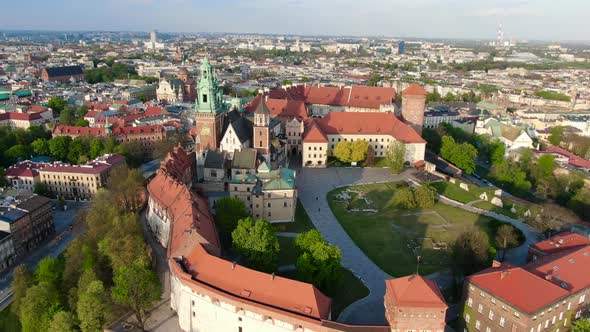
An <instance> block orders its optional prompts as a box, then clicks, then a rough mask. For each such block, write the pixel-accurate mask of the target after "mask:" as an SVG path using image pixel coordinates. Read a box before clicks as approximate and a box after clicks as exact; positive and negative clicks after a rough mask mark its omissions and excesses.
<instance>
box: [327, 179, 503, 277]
mask: <svg viewBox="0 0 590 332" xmlns="http://www.w3.org/2000/svg"><path fill="white" fill-rule="evenodd" d="M402 185H403V184H402V183H399V182H394V183H380V184H369V185H360V186H353V187H348V188H338V189H335V190H333V191H331V192H330V193H328V200H329V203H330V207H331V208H332V211H333V212H334V215H335V216H336V218H337V219H338V221H339V222H340V224H341V225H342V226H343V227H344V229H345V230H346V232H347V233H348V235H349V236H350V237H351V238H352V239H353V241H354V242H355V243H356V244H357V245H358V246H359V247H360V248H361V250H363V252H365V254H367V256H369V258H371V259H372V260H373V262H375V263H376V264H377V265H378V266H379V267H381V268H382V269H383V270H384V271H385V272H387V273H389V274H391V275H392V276H396V277H399V276H404V275H408V274H411V273H414V272H415V270H416V257H417V256H418V255H419V256H421V260H420V261H421V263H420V272H421V273H422V274H429V273H432V272H436V271H438V270H442V269H446V268H448V267H449V249H448V248H449V247H450V246H451V244H452V243H453V242H454V241H455V239H456V238H457V236H458V235H459V234H460V233H461V232H462V231H464V230H466V229H469V228H471V227H477V228H480V229H482V230H483V231H485V232H486V233H487V234H488V236H489V237H490V242H491V243H492V245H493V238H494V235H495V230H496V229H497V227H498V226H499V224H501V223H500V222H499V221H496V220H494V219H491V218H488V217H485V216H480V215H477V214H474V213H470V212H467V211H465V210H462V209H459V208H455V207H451V206H448V205H444V204H442V203H436V204H435V206H434V207H433V208H432V209H425V210H418V209H414V210H406V209H400V208H397V207H396V206H394V205H393V202H392V197H393V193H394V191H395V190H396V189H397V188H399V187H400V186H402ZM347 189H351V190H354V191H359V192H362V193H364V196H365V198H367V199H368V200H369V202H371V203H372V205H373V206H372V207H373V208H375V209H377V210H378V212H377V213H369V212H352V211H350V210H349V209H348V208H351V209H354V208H357V206H356V204H357V202H363V203H362V205H363V208H364V205H365V204H366V200H365V199H362V198H361V197H359V195H358V194H354V193H352V194H351V195H350V197H351V199H350V201H349V202H348V203H347V202H341V201H339V199H338V196H339V194H340V193H342V192H343V191H346V190H347Z"/></svg>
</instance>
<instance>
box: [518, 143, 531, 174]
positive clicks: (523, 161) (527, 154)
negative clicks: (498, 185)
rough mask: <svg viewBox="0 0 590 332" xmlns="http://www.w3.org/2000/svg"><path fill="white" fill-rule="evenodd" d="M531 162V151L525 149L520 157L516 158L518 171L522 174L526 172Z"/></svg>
mask: <svg viewBox="0 0 590 332" xmlns="http://www.w3.org/2000/svg"><path fill="white" fill-rule="evenodd" d="M532 162H533V150H531V149H530V148H525V149H524V150H523V151H522V153H521V154H520V157H519V158H518V164H519V166H520V170H521V171H523V172H528V170H529V168H530V167H531V164H532Z"/></svg>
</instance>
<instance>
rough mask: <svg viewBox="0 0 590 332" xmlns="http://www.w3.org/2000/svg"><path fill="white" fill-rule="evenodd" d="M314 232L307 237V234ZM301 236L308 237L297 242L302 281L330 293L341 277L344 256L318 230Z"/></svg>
mask: <svg viewBox="0 0 590 332" xmlns="http://www.w3.org/2000/svg"><path fill="white" fill-rule="evenodd" d="M310 232H313V234H312V235H310V236H307V235H306V234H307V233H310ZM307 233H303V234H299V235H298V236H297V238H299V237H307V238H306V239H302V240H300V241H297V238H296V239H295V243H296V245H297V249H298V251H299V252H300V256H299V257H298V258H297V262H296V266H297V272H298V274H299V275H300V277H301V279H302V280H304V281H306V282H310V283H312V284H313V285H315V286H316V287H318V288H319V289H320V290H322V291H324V292H327V293H330V292H332V291H333V290H334V288H333V287H334V286H335V285H336V284H337V282H338V280H339V279H340V277H341V272H342V267H341V265H340V261H341V259H342V254H341V253H340V249H339V248H338V247H336V246H333V245H330V244H328V243H327V242H326V241H324V239H322V238H321V236H318V235H319V232H318V231H317V230H311V231H309V232H307Z"/></svg>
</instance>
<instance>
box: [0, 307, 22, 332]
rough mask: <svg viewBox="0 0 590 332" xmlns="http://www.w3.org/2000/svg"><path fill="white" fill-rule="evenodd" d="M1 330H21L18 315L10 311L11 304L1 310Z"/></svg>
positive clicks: (12, 331) (14, 331)
mask: <svg viewBox="0 0 590 332" xmlns="http://www.w3.org/2000/svg"><path fill="white" fill-rule="evenodd" d="M0 331H10V332H20V331H21V326H20V322H19V320H18V317H17V316H16V315H15V314H13V313H12V311H10V306H8V307H7V308H6V309H4V310H2V311H0Z"/></svg>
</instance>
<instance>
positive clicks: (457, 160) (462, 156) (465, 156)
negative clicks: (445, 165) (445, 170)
mask: <svg viewBox="0 0 590 332" xmlns="http://www.w3.org/2000/svg"><path fill="white" fill-rule="evenodd" d="M440 154H441V156H442V157H443V158H444V159H446V160H448V161H449V162H451V163H453V164H454V165H455V166H457V167H459V168H460V169H462V170H463V171H465V173H467V174H471V173H473V171H475V158H476V157H477V149H475V147H474V146H473V145H471V144H469V143H462V144H457V143H455V140H454V139H453V137H451V136H447V135H445V136H443V138H442V147H441V149H440Z"/></svg>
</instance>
